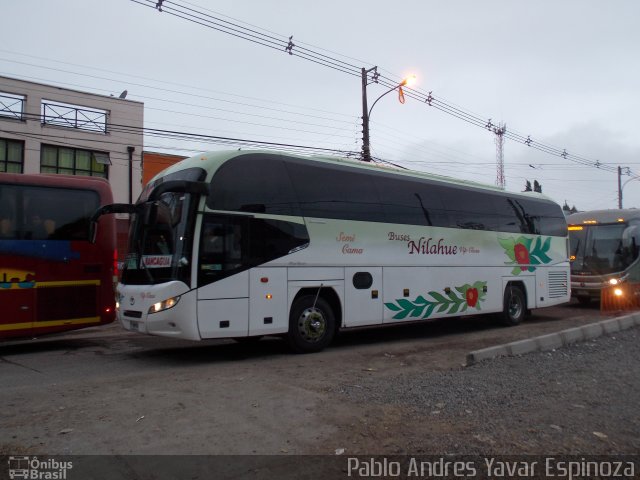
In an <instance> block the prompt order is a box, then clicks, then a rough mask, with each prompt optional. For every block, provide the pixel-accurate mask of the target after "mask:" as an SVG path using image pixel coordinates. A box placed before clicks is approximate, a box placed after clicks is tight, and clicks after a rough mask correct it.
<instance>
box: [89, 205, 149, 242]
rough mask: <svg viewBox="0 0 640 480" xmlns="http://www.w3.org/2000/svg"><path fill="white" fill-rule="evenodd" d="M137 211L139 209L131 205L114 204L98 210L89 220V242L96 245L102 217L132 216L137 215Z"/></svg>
mask: <svg viewBox="0 0 640 480" xmlns="http://www.w3.org/2000/svg"><path fill="white" fill-rule="evenodd" d="M137 210H138V207H137V206H136V205H131V204H130V203H112V204H110V205H103V206H102V207H100V208H98V209H97V210H96V211H95V212H94V214H93V215H91V218H89V241H90V242H91V243H96V239H97V237H98V219H100V217H101V216H102V215H109V214H111V213H128V214H130V215H131V214H134V213H136V212H137Z"/></svg>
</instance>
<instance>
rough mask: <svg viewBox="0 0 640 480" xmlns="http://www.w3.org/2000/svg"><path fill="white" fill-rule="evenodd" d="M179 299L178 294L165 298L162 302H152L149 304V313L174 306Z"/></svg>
mask: <svg viewBox="0 0 640 480" xmlns="http://www.w3.org/2000/svg"><path fill="white" fill-rule="evenodd" d="M179 300H180V296H179V295H178V296H177V297H171V298H167V299H166V300H163V301H162V302H158V303H154V304H153V305H151V307H149V313H158V312H162V311H163V310H168V309H170V308H173V307H175V306H176V304H177V303H178V301H179Z"/></svg>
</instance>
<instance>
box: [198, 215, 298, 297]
mask: <svg viewBox="0 0 640 480" xmlns="http://www.w3.org/2000/svg"><path fill="white" fill-rule="evenodd" d="M308 244H309V234H308V233H307V229H306V227H305V226H304V225H302V224H297V223H292V222H285V221H281V220H266V219H259V218H252V217H248V216H244V215H215V214H207V215H205V217H204V219H203V223H202V231H201V235H200V255H199V259H198V285H199V286H202V285H206V284H208V283H211V282H214V281H216V280H220V279H222V278H225V277H228V276H230V275H234V274H236V273H239V272H242V271H244V270H247V269H249V268H251V267H255V266H257V265H263V264H265V263H267V262H270V261H271V260H275V259H277V258H280V257H284V256H285V255H287V254H289V253H292V252H293V251H294V250H296V249H299V248H303V247H304V246H306V245H308Z"/></svg>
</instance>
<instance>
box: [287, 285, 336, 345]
mask: <svg viewBox="0 0 640 480" xmlns="http://www.w3.org/2000/svg"><path fill="white" fill-rule="evenodd" d="M314 303H315V306H314ZM335 330H336V322H335V318H334V316H333V312H332V311H331V307H330V306H329V304H328V303H327V302H326V301H325V300H324V299H322V298H318V299H317V300H316V297H315V295H306V296H304V297H300V298H299V299H298V300H296V301H295V302H294V303H293V306H292V307H291V316H290V317H289V334H288V335H287V340H288V342H289V346H290V347H291V349H292V350H293V351H294V352H296V353H311V352H319V351H320V350H322V349H323V348H325V347H326V346H327V345H329V343H331V340H332V339H333V336H334V334H335Z"/></svg>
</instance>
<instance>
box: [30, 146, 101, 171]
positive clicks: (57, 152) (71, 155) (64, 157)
mask: <svg viewBox="0 0 640 480" xmlns="http://www.w3.org/2000/svg"><path fill="white" fill-rule="evenodd" d="M105 159H106V161H105ZM108 163H110V162H109V154H108V153H104V152H95V151H93V150H82V149H79V148H69V147H54V146H52V145H43V146H42V151H41V154H40V173H61V174H65V175H88V176H91V177H103V178H108V173H109V170H108V167H107V164H108Z"/></svg>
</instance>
